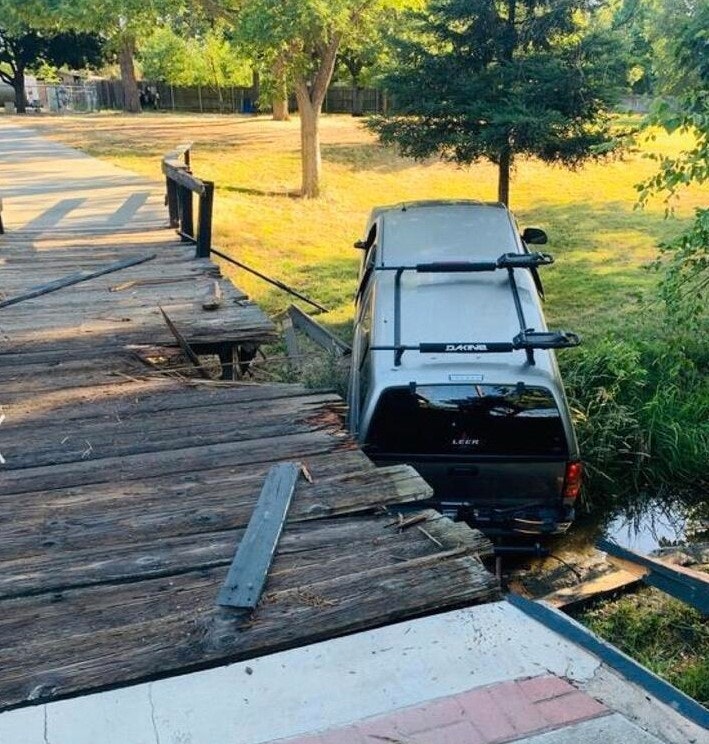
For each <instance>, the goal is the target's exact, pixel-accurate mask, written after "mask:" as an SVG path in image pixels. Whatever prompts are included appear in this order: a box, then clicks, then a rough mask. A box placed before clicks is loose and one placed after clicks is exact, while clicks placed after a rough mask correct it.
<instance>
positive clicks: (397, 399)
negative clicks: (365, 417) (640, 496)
mask: <svg viewBox="0 0 709 744" xmlns="http://www.w3.org/2000/svg"><path fill="white" fill-rule="evenodd" d="M366 445H367V447H368V449H369V450H370V451H371V452H372V453H375V452H376V453H384V452H386V453H392V454H411V455H463V456H473V457H474V456H492V457H519V456H523V457H531V456H559V457H565V456H566V454H567V446H566V437H565V434H564V427H563V424H562V421H561V416H560V414H559V409H558V408H557V405H556V403H555V402H554V398H553V397H552V395H551V393H550V392H549V391H548V390H546V389H545V388H541V387H529V386H526V385H525V386H499V385H430V386H421V387H417V388H416V389H415V390H412V389H411V388H408V387H407V388H391V389H389V390H386V391H385V392H384V394H383V395H382V396H381V398H380V400H379V404H378V406H377V408H376V411H375V413H374V417H373V419H372V423H371V425H370V427H369V431H368V433H367V439H366Z"/></svg>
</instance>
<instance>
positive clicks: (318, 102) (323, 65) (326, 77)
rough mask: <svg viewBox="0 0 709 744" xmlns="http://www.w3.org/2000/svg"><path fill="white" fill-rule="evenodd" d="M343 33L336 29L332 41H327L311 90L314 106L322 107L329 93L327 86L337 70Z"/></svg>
mask: <svg viewBox="0 0 709 744" xmlns="http://www.w3.org/2000/svg"><path fill="white" fill-rule="evenodd" d="M341 38H342V34H341V33H340V32H339V31H335V32H334V33H333V34H332V36H331V38H330V41H329V42H328V43H327V45H326V46H325V48H324V49H323V52H322V59H321V60H320V67H319V68H318V71H317V73H316V75H315V79H314V80H313V87H312V90H311V91H310V100H311V101H312V103H313V106H315V107H316V108H318V109H319V108H320V106H322V103H323V101H324V100H325V95H326V94H327V87H328V85H329V84H330V80H331V79H332V73H333V72H334V70H335V60H336V59H337V50H338V49H339V47H340V40H341Z"/></svg>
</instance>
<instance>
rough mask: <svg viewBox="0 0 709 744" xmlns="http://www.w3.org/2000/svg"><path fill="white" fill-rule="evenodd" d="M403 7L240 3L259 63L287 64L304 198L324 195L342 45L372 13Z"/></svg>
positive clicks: (272, 0)
mask: <svg viewBox="0 0 709 744" xmlns="http://www.w3.org/2000/svg"><path fill="white" fill-rule="evenodd" d="M203 1H204V0H203ZM401 4H402V0H328V2H323V1H322V0H237V2H236V6H235V27H236V29H237V32H238V33H239V34H240V35H241V37H242V38H243V39H244V41H245V43H246V44H248V46H249V48H250V49H251V53H252V56H253V58H254V59H259V60H260V61H261V63H262V64H263V65H265V66H266V67H267V69H270V70H273V69H274V67H276V66H277V64H283V65H284V66H285V68H287V70H288V79H289V80H290V81H291V84H292V86H293V90H294V91H295V97H296V101H297V104H298V113H299V115H300V134H301V171H302V189H301V192H302V194H303V196H305V197H309V198H310V197H316V196H318V195H319V193H320V177H321V171H322V163H321V155H320V129H319V122H320V114H321V112H322V106H323V103H324V101H325V95H326V93H327V89H328V86H329V84H330V81H331V79H332V74H333V71H334V68H335V61H336V59H337V52H338V50H339V48H340V44H341V43H342V42H343V41H344V40H347V39H348V38H350V37H351V36H352V35H353V34H354V33H356V30H357V29H358V28H359V27H360V25H361V24H362V23H363V22H365V19H366V18H367V17H368V16H369V15H370V14H372V13H377V12H381V11H382V9H387V8H389V9H395V8H397V7H398V6H400V5H401ZM281 95H282V94H281Z"/></svg>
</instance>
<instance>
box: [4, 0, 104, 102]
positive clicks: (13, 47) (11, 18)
mask: <svg viewBox="0 0 709 744" xmlns="http://www.w3.org/2000/svg"><path fill="white" fill-rule="evenodd" d="M5 5H6V3H5V2H0V13H2V21H0V23H1V24H2V25H1V26H0V80H2V81H3V82H5V83H7V84H8V85H11V86H12V87H13V89H14V91H15V107H16V109H17V112H18V113H19V114H24V113H25V112H26V109H27V96H26V93H25V73H26V71H27V70H28V69H32V68H38V67H40V66H41V65H42V64H49V65H53V66H56V67H62V66H63V65H68V66H70V67H73V68H76V69H78V68H84V67H89V66H97V65H99V64H100V63H101V61H102V55H103V49H102V41H101V39H100V38H99V37H98V36H96V35H95V34H82V33H71V32H65V33H56V32H55V33H53V32H52V31H51V30H44V31H41V30H36V29H33V28H31V27H30V25H29V22H28V21H27V20H25V19H24V18H23V17H22V16H20V15H18V14H14V15H13V13H12V11H11V10H8V12H7V13H6V12H5V11H6V8H5V7H4V6H5Z"/></svg>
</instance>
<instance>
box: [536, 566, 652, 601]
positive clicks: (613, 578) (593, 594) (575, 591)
mask: <svg viewBox="0 0 709 744" xmlns="http://www.w3.org/2000/svg"><path fill="white" fill-rule="evenodd" d="M640 581H641V579H639V578H638V576H637V574H635V573H631V572H630V571H611V572H610V573H607V574H603V575H602V576H596V577H595V578H593V579H589V580H588V581H583V582H581V583H580V584H577V585H576V586H569V587H564V588H563V589H557V590H556V591H554V592H551V593H549V594H545V595H544V596H543V597H540V601H543V602H546V603H547V604H550V605H551V606H552V607H558V608H562V607H564V608H568V609H570V608H571V607H579V606H581V605H584V604H586V603H588V602H593V601H595V600H597V599H602V598H603V597H607V596H609V595H612V594H615V593H617V592H621V591H627V590H629V589H632V588H634V587H636V586H637V585H638V584H639V583H640Z"/></svg>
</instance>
